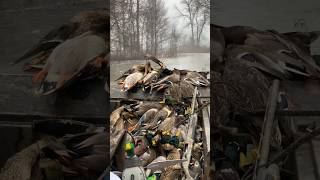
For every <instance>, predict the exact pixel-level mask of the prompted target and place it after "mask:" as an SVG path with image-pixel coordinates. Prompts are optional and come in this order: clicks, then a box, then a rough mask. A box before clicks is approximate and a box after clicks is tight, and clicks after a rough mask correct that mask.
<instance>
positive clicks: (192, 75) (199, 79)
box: [184, 71, 210, 86]
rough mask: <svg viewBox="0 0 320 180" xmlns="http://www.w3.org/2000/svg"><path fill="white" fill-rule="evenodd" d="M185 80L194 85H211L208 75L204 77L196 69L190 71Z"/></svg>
mask: <svg viewBox="0 0 320 180" xmlns="http://www.w3.org/2000/svg"><path fill="white" fill-rule="evenodd" d="M184 81H187V82H189V83H191V84H192V85H194V86H209V85H210V82H209V80H208V79H207V78H206V77H203V76H202V75H201V74H200V73H198V72H196V71H188V72H187V74H186V76H185V78H184Z"/></svg>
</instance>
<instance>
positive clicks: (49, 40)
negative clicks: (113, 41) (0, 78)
mask: <svg viewBox="0 0 320 180" xmlns="http://www.w3.org/2000/svg"><path fill="white" fill-rule="evenodd" d="M108 14H109V13H108V10H107V9H98V10H94V11H84V12H81V13H79V14H77V15H76V16H74V17H73V18H72V19H71V20H70V23H69V24H66V25H62V26H61V27H58V28H56V29H54V30H52V31H51V32H49V33H48V34H47V35H46V36H44V37H43V38H42V39H41V40H40V41H39V42H38V43H37V44H36V45H34V46H33V48H31V49H30V50H29V51H27V52H26V53H25V54H24V55H23V56H21V57H20V58H19V59H17V60H16V61H15V62H14V64H16V63H19V62H21V61H22V60H25V59H29V58H34V59H32V60H31V62H29V63H27V64H26V65H25V66H24V69H25V70H33V69H42V67H43V65H44V64H45V63H46V61H47V58H48V57H49V56H50V54H51V53H52V52H53V50H54V49H55V48H56V47H57V46H58V45H59V44H61V43H63V42H64V41H66V40H68V39H72V38H75V37H77V36H79V35H81V34H83V33H85V32H89V31H91V32H95V33H101V34H107V33H108V31H109V15H108ZM107 44H109V43H107Z"/></svg>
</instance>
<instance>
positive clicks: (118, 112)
mask: <svg viewBox="0 0 320 180" xmlns="http://www.w3.org/2000/svg"><path fill="white" fill-rule="evenodd" d="M123 111H124V106H120V107H118V108H117V109H116V110H114V111H112V113H111V114H110V128H113V126H114V125H115V124H116V123H117V121H118V120H119V119H120V118H121V113H122V112H123Z"/></svg>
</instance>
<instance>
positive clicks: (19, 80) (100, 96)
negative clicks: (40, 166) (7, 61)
mask: <svg viewBox="0 0 320 180" xmlns="http://www.w3.org/2000/svg"><path fill="white" fill-rule="evenodd" d="M0 84H1V88H0V121H8V120H9V119H10V121H32V119H40V118H61V119H66V118H70V119H79V118H80V119H82V120H86V119H87V120H88V121H89V122H90V121H91V120H92V122H93V123H105V122H103V120H102V118H103V117H106V115H107V113H108V112H107V110H108V108H107V107H108V106H109V102H108V98H109V97H108V94H107V93H106V92H105V91H104V89H103V86H104V82H103V81H102V80H90V81H86V82H82V83H81V84H80V85H77V87H78V88H79V89H86V91H87V93H88V95H87V97H85V98H83V99H82V98H74V97H72V94H74V93H76V92H75V91H77V89H74V91H71V92H69V93H59V94H58V95H57V94H55V95H50V96H38V95H36V94H35V87H34V86H33V85H32V84H31V77H30V76H16V75H15V76H13V75H0ZM69 90H70V88H69ZM14 117H16V118H14Z"/></svg>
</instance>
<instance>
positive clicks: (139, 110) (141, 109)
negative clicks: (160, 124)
mask: <svg viewBox="0 0 320 180" xmlns="http://www.w3.org/2000/svg"><path fill="white" fill-rule="evenodd" d="M162 107H163V104H160V103H155V102H140V103H139V104H138V105H136V106H134V110H135V111H134V112H133V114H134V115H135V116H137V117H141V116H142V115H143V114H144V113H146V112H147V111H148V110H150V109H153V108H154V109H157V110H159V109H161V108H162Z"/></svg>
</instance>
